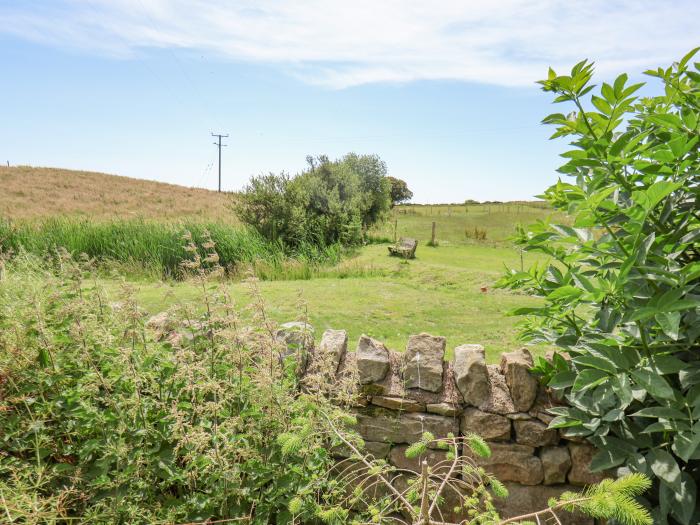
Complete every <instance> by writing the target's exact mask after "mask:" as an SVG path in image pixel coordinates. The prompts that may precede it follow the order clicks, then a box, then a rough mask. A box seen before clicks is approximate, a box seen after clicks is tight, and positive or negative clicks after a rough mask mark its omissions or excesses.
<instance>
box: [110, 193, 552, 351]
mask: <svg viewBox="0 0 700 525" xmlns="http://www.w3.org/2000/svg"><path fill="white" fill-rule="evenodd" d="M518 206H519V205H508V206H501V208H502V209H501V210H496V209H493V210H491V211H490V212H489V211H488V210H486V209H485V210H481V209H478V208H479V207H477V206H474V208H476V209H475V210H472V209H470V210H469V212H468V213H464V212H463V214H462V215H457V214H456V213H451V214H449V215H448V214H447V212H446V209H447V207H437V206H435V207H434V208H436V209H437V208H442V209H441V210H440V211H442V212H443V214H441V215H438V214H437V213H434V214H433V215H431V214H430V213H421V212H424V211H426V208H427V207H424V206H421V207H418V206H415V207H414V206H410V207H401V208H399V209H398V210H396V211H397V213H396V219H397V220H398V231H399V236H401V235H406V236H412V237H416V238H418V239H419V241H420V244H419V247H418V251H417V257H416V259H414V260H411V261H402V260H400V259H397V258H394V257H389V256H388V251H387V246H388V244H373V245H369V246H366V247H364V248H362V249H360V250H359V251H358V252H357V253H356V254H355V255H354V256H351V257H349V258H347V259H345V260H343V261H342V262H341V263H339V264H338V265H336V266H333V267H326V268H321V269H319V270H318V271H317V272H316V273H315V276H314V277H312V278H310V279H303V280H273V281H259V282H258V284H257V285H258V287H259V289H260V291H261V294H262V296H263V298H264V299H265V300H266V303H267V305H268V308H269V314H270V316H271V317H272V318H273V319H274V320H276V321H278V322H285V321H292V320H295V319H297V318H298V317H299V316H300V315H302V312H303V309H302V308H300V306H299V304H300V300H301V301H302V302H303V303H304V304H305V307H306V310H307V311H308V318H309V321H310V322H311V324H312V325H313V326H314V327H315V329H316V335H317V337H320V334H321V333H322V332H323V330H325V329H327V328H342V329H345V330H347V331H348V333H349V337H350V341H351V343H350V344H351V348H354V346H355V344H356V341H357V339H358V338H359V336H360V335H361V334H362V333H367V334H369V335H371V336H374V337H376V338H378V339H380V340H382V341H384V342H385V343H386V344H387V346H389V347H390V348H392V349H395V350H403V349H404V348H405V345H406V340H407V338H408V336H409V335H411V334H415V333H419V332H428V333H430V334H433V335H442V336H445V337H447V341H448V351H449V352H451V350H452V349H453V348H454V347H455V346H457V345H460V344H464V343H479V344H482V345H484V347H485V348H486V351H487V356H488V358H489V360H490V361H491V362H494V361H496V360H497V359H498V356H499V354H500V353H501V352H504V351H508V350H512V349H514V348H516V347H518V346H519V345H520V343H519V342H518V341H517V330H516V326H515V325H516V322H517V320H516V318H513V317H509V316H508V315H507V312H508V311H509V310H511V309H513V308H516V307H520V306H527V305H529V304H533V301H536V299H535V298H532V297H528V296H524V295H515V294H512V293H510V292H507V291H504V290H497V289H494V287H493V284H494V283H495V281H496V280H497V279H498V278H499V276H500V275H501V274H502V272H503V270H504V269H505V267H506V266H508V267H514V268H519V267H520V264H521V254H520V251H519V250H518V249H517V248H516V247H514V246H513V245H512V244H511V243H510V242H509V241H508V240H507V237H508V236H509V235H511V234H512V232H513V229H514V224H515V223H517V222H523V223H527V222H531V221H533V220H536V219H538V218H543V217H545V216H546V215H547V213H548V211H547V210H544V209H541V208H535V207H533V206H521V207H520V210H522V211H520V212H518ZM416 208H417V209H418V210H417V211H416V212H415V213H411V210H415V209H416ZM452 208H457V207H456V206H455V207H452ZM470 208H471V207H470ZM402 210H407V211H408V213H406V214H404V213H402ZM462 210H463V207H462ZM452 211H454V210H452ZM465 215H466V216H465ZM433 221H435V222H437V225H438V228H440V229H439V230H438V232H442V235H440V234H438V240H439V242H440V244H439V246H438V247H429V246H427V245H426V239H428V240H429V239H430V234H431V233H430V232H431V225H432V222H433ZM474 225H476V226H477V227H479V228H485V229H487V231H488V232H489V233H490V234H491V235H490V237H491V238H490V239H489V237H487V240H486V241H481V242H476V241H473V240H470V239H467V238H466V236H465V235H464V233H463V232H464V229H465V228H468V227H470V226H471V227H473V226H474ZM388 228H393V219H392V220H389V221H387V223H386V224H385V225H384V226H383V228H382V229H380V230H379V231H380V234H381V235H386V236H388V235H387V234H386V232H387V231H388ZM460 231H461V232H462V233H461V236H460ZM392 235H393V233H392ZM534 261H535V258H534V257H533V256H532V255H529V254H525V255H524V259H523V263H524V265H525V266H527V265H529V264H530V263H532V262H534ZM108 286H115V284H113V283H108ZM227 286H229V287H230V290H231V293H232V295H233V297H234V298H235V299H236V300H237V301H238V303H239V304H240V305H241V306H245V305H247V304H248V303H249V301H250V290H249V287H250V285H249V284H248V283H245V282H230V283H229V284H228V285H227ZM137 287H138V289H139V291H138V297H139V298H140V300H141V301H142V303H143V306H144V308H146V310H147V311H148V312H149V313H157V312H159V311H162V310H164V309H166V308H168V307H170V306H172V305H175V304H187V303H191V304H195V303H196V302H197V301H196V298H197V297H198V293H199V291H198V290H197V288H196V287H195V286H194V285H193V284H191V283H188V282H175V281H166V282H144V281H142V282H139V283H138V284H137ZM482 287H486V289H487V291H486V292H482ZM533 351H535V352H540V351H542V348H534V349H533Z"/></svg>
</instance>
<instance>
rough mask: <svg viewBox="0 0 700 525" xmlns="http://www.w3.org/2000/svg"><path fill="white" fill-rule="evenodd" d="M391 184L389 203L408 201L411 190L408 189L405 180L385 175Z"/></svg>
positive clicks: (410, 196) (394, 204)
mask: <svg viewBox="0 0 700 525" xmlns="http://www.w3.org/2000/svg"><path fill="white" fill-rule="evenodd" d="M387 179H388V180H389V184H391V190H390V192H391V205H392V207H393V206H396V205H397V204H401V203H402V202H408V201H410V200H411V199H412V198H413V192H412V191H411V190H409V189H408V184H406V181H405V180H401V179H397V178H396V177H387Z"/></svg>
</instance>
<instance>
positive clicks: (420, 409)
mask: <svg viewBox="0 0 700 525" xmlns="http://www.w3.org/2000/svg"><path fill="white" fill-rule="evenodd" d="M299 328H300V326H299V324H298V323H297V324H292V323H290V324H287V325H282V328H281V329H280V332H279V336H280V338H282V339H284V340H285V341H290V340H293V341H297V342H299V341H301V340H305V341H309V340H311V341H313V338H311V337H306V338H305V339H304V338H300V337H299V335H298V334H297V335H296V336H294V335H290V333H295V332H297V331H298V330H299ZM302 328H303V329H304V330H307V331H308V330H311V328H310V327H309V326H308V325H305V327H304V326H302ZM445 348H446V340H445V338H444V337H436V336H432V335H428V334H419V335H413V336H410V337H409V339H408V343H407V345H406V350H405V352H395V351H391V350H389V349H388V348H387V347H386V346H385V345H384V344H382V343H381V342H380V341H377V340H376V339H373V338H371V337H368V336H366V335H363V336H362V337H360V339H359V341H358V342H357V345H356V349H355V351H354V352H348V338H347V334H346V333H345V332H344V331H342V330H327V331H326V332H324V333H323V335H322V337H321V342H320V344H319V345H318V346H317V347H316V348H315V349H313V350H312V351H311V352H310V353H311V356H312V358H320V357H321V356H323V355H326V356H329V355H330V356H332V357H331V359H332V361H333V363H335V364H336V365H337V367H336V371H337V373H342V372H343V371H344V370H346V369H348V368H349V367H356V370H357V374H358V377H359V388H360V391H361V392H362V396H361V401H360V403H359V405H360V406H358V407H357V408H356V412H357V414H356V415H357V431H358V432H359V434H360V435H361V436H362V437H363V439H364V440H365V442H366V450H367V451H368V452H369V453H371V454H373V455H374V456H376V457H378V458H383V459H386V460H388V461H389V462H390V463H392V464H393V465H395V466H396V467H399V468H401V469H405V470H409V471H414V472H417V471H418V465H419V462H418V460H417V459H413V460H412V459H407V458H406V456H405V450H406V447H407V446H408V445H409V444H410V443H413V442H415V441H418V440H419V439H420V437H421V435H422V434H423V432H426V431H429V432H431V433H432V434H434V435H435V436H436V437H444V436H447V434H449V433H450V432H451V433H454V434H455V435H457V434H465V433H468V432H475V433H477V434H479V435H481V436H482V437H484V438H485V439H486V440H487V441H488V442H489V444H490V447H491V450H492V455H491V457H490V458H488V459H477V461H478V463H479V464H481V465H482V466H483V467H484V468H485V469H486V470H487V471H489V472H491V473H493V474H495V475H496V476H497V477H498V478H499V479H500V480H501V481H503V482H504V483H505V484H506V486H507V487H508V489H509V491H510V497H509V498H507V499H505V500H499V501H498V505H499V506H500V511H501V512H502V514H503V516H504V517H512V516H516V515H520V514H523V513H526V512H531V511H534V510H538V509H541V508H543V507H545V506H546V505H547V500H548V499H549V498H551V497H553V496H557V495H559V494H561V493H562V492H563V491H566V490H577V488H579V487H581V486H583V485H586V484H589V483H595V482H598V481H600V480H601V479H602V476H601V474H594V473H591V472H590V471H589V470H588V466H589V464H590V461H591V458H592V455H593V453H594V449H593V448H592V447H591V446H590V445H588V444H586V443H585V442H581V441H580V440H574V439H573V438H572V439H568V438H567V437H566V436H565V435H564V434H563V433H561V432H560V431H558V430H556V429H549V428H548V424H549V422H550V421H551V419H552V416H551V415H550V414H548V412H547V409H548V408H551V407H552V406H555V405H556V404H557V401H556V400H555V399H553V398H551V397H550V396H549V395H548V392H547V391H546V390H545V389H544V388H542V387H541V386H540V385H539V382H538V381H537V379H536V378H535V377H534V376H533V375H532V374H531V373H530V368H531V367H532V365H533V361H532V356H531V355H530V353H529V352H528V350H526V349H521V350H516V351H513V352H508V353H504V354H503V355H502V356H501V360H500V363H499V364H492V365H489V364H486V360H485V355H484V349H483V347H481V346H480V345H474V344H470V345H461V346H458V347H457V348H455V351H454V357H453V359H452V360H451V361H449V362H448V361H445ZM325 359H327V357H326V358H325ZM335 453H337V455H338V456H340V457H342V456H343V454H342V451H335ZM421 459H426V460H427V461H428V463H429V464H437V463H439V462H440V461H441V460H442V459H444V452H443V451H440V450H433V451H429V452H428V453H427V454H426V455H425V457H423V458H421ZM398 483H401V480H399V481H398ZM403 483H405V480H403ZM562 523H563V524H564V525H566V524H569V525H579V524H591V523H593V521H592V520H590V519H588V518H585V517H583V516H574V515H567V516H565V517H564V519H563V520H562Z"/></svg>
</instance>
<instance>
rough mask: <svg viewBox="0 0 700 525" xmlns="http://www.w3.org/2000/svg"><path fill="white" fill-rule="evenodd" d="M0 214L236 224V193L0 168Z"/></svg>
mask: <svg viewBox="0 0 700 525" xmlns="http://www.w3.org/2000/svg"><path fill="white" fill-rule="evenodd" d="M0 188H1V190H0V218H8V219H13V220H15V219H41V218H47V217H51V218H55V217H59V216H60V217H65V216H70V217H75V216H78V217H87V218H90V219H97V220H100V219H115V218H119V219H132V218H143V219H159V220H160V219H162V220H175V219H197V220H202V221H221V222H226V223H235V222H236V219H235V216H234V214H233V213H232V212H231V211H230V209H229V208H228V206H229V204H230V202H231V198H232V197H231V195H230V194H225V193H217V192H215V191H209V190H203V189H199V188H186V187H184V186H177V185H174V184H165V183H162V182H155V181H148V180H140V179H132V178H129V177H121V176H117V175H106V174H104V173H92V172H87V171H74V170H63V169H57V168H35V167H31V166H17V167H9V168H8V167H0Z"/></svg>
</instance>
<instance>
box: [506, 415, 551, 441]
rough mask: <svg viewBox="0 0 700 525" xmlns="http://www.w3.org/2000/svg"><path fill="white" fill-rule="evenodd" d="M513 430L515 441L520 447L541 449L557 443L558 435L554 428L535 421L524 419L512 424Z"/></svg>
mask: <svg viewBox="0 0 700 525" xmlns="http://www.w3.org/2000/svg"><path fill="white" fill-rule="evenodd" d="M513 427H514V428H515V441H516V442H517V443H520V444H521V445H529V446H531V447H543V446H546V445H556V444H557V442H558V441H559V433H558V432H557V430H556V429H554V428H547V425H545V424H544V423H542V422H541V421H539V420H537V419H524V420H518V421H514V422H513Z"/></svg>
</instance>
